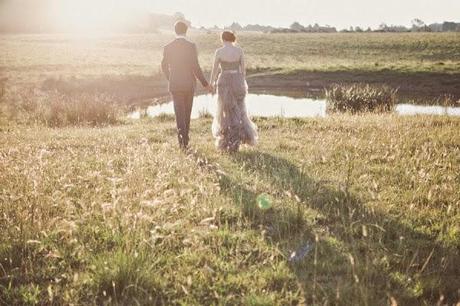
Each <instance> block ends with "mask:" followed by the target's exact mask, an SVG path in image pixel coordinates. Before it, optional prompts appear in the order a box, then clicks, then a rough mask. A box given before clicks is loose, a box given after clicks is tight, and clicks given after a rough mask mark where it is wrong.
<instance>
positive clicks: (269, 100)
mask: <svg viewBox="0 0 460 306" xmlns="http://www.w3.org/2000/svg"><path fill="white" fill-rule="evenodd" d="M216 99H217V96H211V95H201V96H197V97H195V100H194V103H193V110H192V119H196V118H199V117H200V116H202V115H205V114H210V115H211V116H212V115H214V113H215V112H216ZM246 105H247V108H248V113H249V115H250V116H253V117H284V118H309V117H310V118H311V117H325V116H326V114H327V112H326V101H325V100H315V99H309V98H302V99H296V98H291V97H286V96H275V95H269V94H248V96H247V98H246ZM395 112H396V114H398V115H401V116H410V115H448V116H460V107H443V106H421V105H413V104H398V105H397V106H396V108H395ZM145 113H146V115H147V116H148V117H157V116H159V115H162V114H168V115H173V114H174V106H173V103H172V102H169V103H164V104H160V105H154V106H150V107H149V108H147V110H146V111H145ZM129 117H130V118H132V119H139V118H140V117H141V112H139V111H137V112H134V113H131V114H130V115H129Z"/></svg>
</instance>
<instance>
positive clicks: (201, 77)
mask: <svg viewBox="0 0 460 306" xmlns="http://www.w3.org/2000/svg"><path fill="white" fill-rule="evenodd" d="M192 64H193V74H194V75H195V77H196V78H197V79H198V80H200V82H201V85H203V87H206V88H208V87H209V83H208V81H207V80H206V78H205V77H204V74H203V70H201V67H200V63H199V62H198V51H197V49H196V45H193V63H192Z"/></svg>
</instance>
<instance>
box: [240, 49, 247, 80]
mask: <svg viewBox="0 0 460 306" xmlns="http://www.w3.org/2000/svg"><path fill="white" fill-rule="evenodd" d="M240 68H241V73H242V74H243V76H244V77H246V62H245V60H244V52H243V49H241V58H240Z"/></svg>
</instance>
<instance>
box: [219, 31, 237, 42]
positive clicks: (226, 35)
mask: <svg viewBox="0 0 460 306" xmlns="http://www.w3.org/2000/svg"><path fill="white" fill-rule="evenodd" d="M222 41H223V42H231V43H234V42H235V41H236V36H235V33H233V32H232V31H224V32H222Z"/></svg>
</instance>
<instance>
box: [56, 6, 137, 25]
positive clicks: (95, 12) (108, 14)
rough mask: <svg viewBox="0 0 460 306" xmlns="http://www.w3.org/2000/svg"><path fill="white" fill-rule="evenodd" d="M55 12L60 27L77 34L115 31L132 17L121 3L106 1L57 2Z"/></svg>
mask: <svg viewBox="0 0 460 306" xmlns="http://www.w3.org/2000/svg"><path fill="white" fill-rule="evenodd" d="M53 12H54V19H55V22H56V24H57V25H58V26H59V27H61V28H64V29H67V30H69V31H72V32H77V33H91V32H94V31H108V30H113V29H114V28H119V27H120V26H122V25H124V23H126V22H127V20H128V18H129V17H130V16H129V14H128V12H127V10H126V9H123V7H122V6H121V5H120V4H119V2H116V1H106V0H104V1H90V0H81V1H62V2H56V3H55V4H54V7H53ZM130 12H131V11H130Z"/></svg>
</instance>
